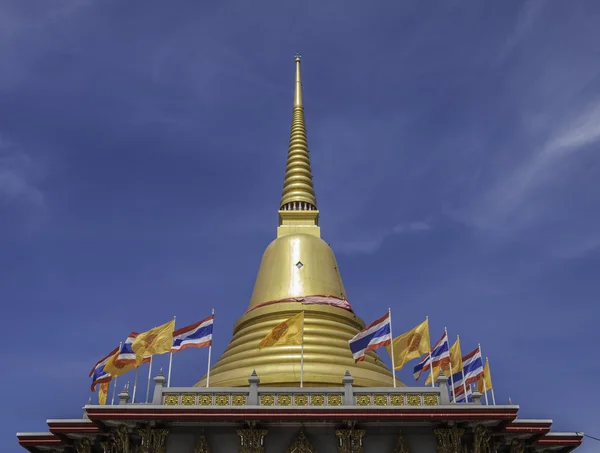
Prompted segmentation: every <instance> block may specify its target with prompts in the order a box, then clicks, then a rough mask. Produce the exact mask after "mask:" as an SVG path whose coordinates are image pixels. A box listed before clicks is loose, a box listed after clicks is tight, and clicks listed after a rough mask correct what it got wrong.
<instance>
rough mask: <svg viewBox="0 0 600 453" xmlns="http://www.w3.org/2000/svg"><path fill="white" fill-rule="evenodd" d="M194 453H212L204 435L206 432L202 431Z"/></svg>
mask: <svg viewBox="0 0 600 453" xmlns="http://www.w3.org/2000/svg"><path fill="white" fill-rule="evenodd" d="M194 453H210V447H209V445H208V441H207V440H206V436H205V435H204V431H202V433H201V434H200V438H199V439H198V442H196V446H195V447H194Z"/></svg>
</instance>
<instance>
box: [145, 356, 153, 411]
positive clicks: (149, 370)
mask: <svg viewBox="0 0 600 453" xmlns="http://www.w3.org/2000/svg"><path fill="white" fill-rule="evenodd" d="M153 357H154V356H150V365H149V366H148V387H147V388H146V403H148V399H149V398H150V378H151V376H152V358H153Z"/></svg>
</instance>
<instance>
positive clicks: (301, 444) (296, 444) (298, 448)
mask: <svg viewBox="0 0 600 453" xmlns="http://www.w3.org/2000/svg"><path fill="white" fill-rule="evenodd" d="M286 453H317V450H316V449H315V447H313V446H312V445H311V443H310V442H309V441H308V439H307V438H306V435H305V434H304V431H300V434H298V437H296V439H295V440H294V441H293V442H292V445H290V446H289V448H288V449H287V450H286Z"/></svg>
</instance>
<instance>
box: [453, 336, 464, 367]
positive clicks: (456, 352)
mask: <svg viewBox="0 0 600 453" xmlns="http://www.w3.org/2000/svg"><path fill="white" fill-rule="evenodd" d="M450 365H451V366H452V373H458V372H459V371H462V369H463V363H462V352H460V338H459V337H458V336H457V337H456V341H455V342H454V344H453V345H452V347H451V348H450Z"/></svg>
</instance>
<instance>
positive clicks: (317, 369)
mask: <svg viewBox="0 0 600 453" xmlns="http://www.w3.org/2000/svg"><path fill="white" fill-rule="evenodd" d="M300 311H304V324H303V326H304V330H303V331H304V368H303V370H304V371H303V384H304V386H307V387H316V386H319V387H320V386H336V387H340V386H341V385H342V377H343V376H344V374H345V372H346V370H348V371H350V373H351V374H352V376H353V377H354V385H357V386H370V387H386V386H391V385H392V383H393V380H392V372H391V371H390V370H389V369H388V367H387V366H386V365H385V364H384V363H383V362H382V361H381V359H380V358H379V357H378V355H377V354H376V353H375V352H373V351H370V352H368V353H367V354H366V356H365V360H364V361H362V362H359V363H355V362H354V359H353V358H352V353H351V352H350V347H349V345H348V340H350V339H351V338H352V337H354V336H355V335H356V334H357V333H358V332H360V331H361V330H362V329H363V328H364V327H365V323H364V322H363V321H362V320H361V319H360V318H359V317H357V316H356V314H355V313H354V311H353V310H352V307H351V306H350V304H349V303H348V301H347V297H346V291H345V290H344V284H343V283H342V277H341V275H340V272H339V269H338V265H337V261H336V259H335V255H334V254H333V250H332V249H331V247H329V245H328V244H327V243H326V242H325V241H323V240H322V239H321V230H320V228H319V211H318V210H317V200H316V196H315V191H314V187H313V181H312V171H311V167H310V158H309V151H308V143H307V140H306V127H305V123H304V106H303V102H302V83H301V81H300V56H299V55H297V56H296V86H295V90H294V109H293V117H292V131H291V136H290V145H289V149H288V158H287V165H286V172H285V179H284V184H283V194H282V198H281V202H280V207H279V226H278V228H277V238H276V239H275V240H274V241H273V242H271V243H270V244H269V246H268V247H267V249H266V250H265V253H264V254H263V257H262V261H261V263H260V268H259V270H258V276H257V278H256V283H255V285H254V291H253V293H252V297H251V299H250V304H249V306H248V309H247V311H246V313H244V314H243V315H242V316H241V317H240V318H239V319H238V321H237V322H236V323H235V326H234V329H233V338H232V339H231V342H230V343H229V345H228V346H227V349H226V350H225V352H224V353H223V355H222V356H221V357H220V358H219V360H218V361H217V362H216V364H215V365H214V366H213V367H212V368H211V372H210V385H211V386H212V387H238V386H247V385H248V377H249V376H250V375H251V373H252V372H253V371H256V373H257V374H258V376H259V377H260V383H261V385H265V386H277V387H283V386H297V385H298V384H299V382H300V355H301V352H300V348H299V346H296V345H290V346H275V347H270V348H264V349H262V350H259V348H258V345H259V343H260V342H261V340H262V339H263V338H264V337H265V336H266V335H268V334H269V332H270V331H271V330H272V329H273V328H274V327H275V326H277V325H278V324H280V323H282V322H284V321H286V320H287V319H289V318H291V317H292V316H294V315H296V314H298V313H299V312H300ZM196 385H197V386H204V385H206V377H204V378H203V379H202V380H200V381H199V382H198V383H197V384H196Z"/></svg>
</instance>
